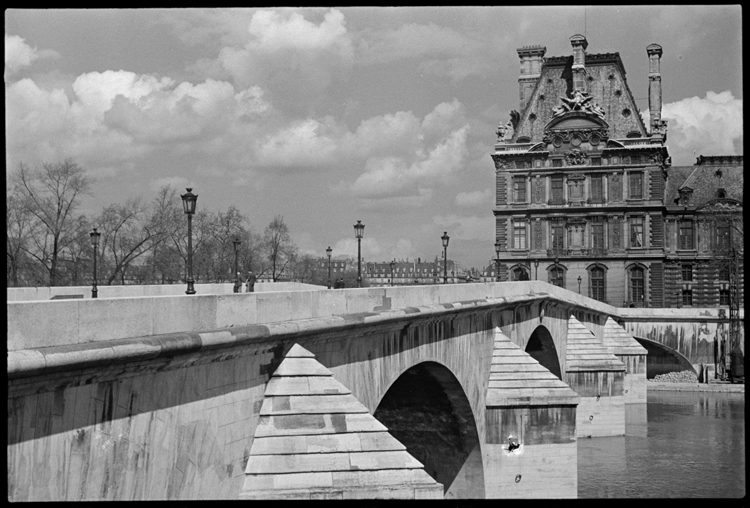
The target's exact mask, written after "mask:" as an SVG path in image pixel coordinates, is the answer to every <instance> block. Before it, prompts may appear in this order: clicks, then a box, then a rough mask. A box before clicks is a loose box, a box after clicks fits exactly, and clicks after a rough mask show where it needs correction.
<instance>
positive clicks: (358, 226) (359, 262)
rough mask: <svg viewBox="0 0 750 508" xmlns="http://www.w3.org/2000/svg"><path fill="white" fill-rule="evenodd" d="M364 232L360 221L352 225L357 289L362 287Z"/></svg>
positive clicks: (363, 226)
mask: <svg viewBox="0 0 750 508" xmlns="http://www.w3.org/2000/svg"><path fill="white" fill-rule="evenodd" d="M364 232H365V225H364V224H362V221H357V223H356V224H355V225H354V235H355V236H356V237H357V287H358V288H361V287H362V235H363V234H364Z"/></svg>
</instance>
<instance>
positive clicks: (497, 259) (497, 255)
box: [495, 240, 502, 282]
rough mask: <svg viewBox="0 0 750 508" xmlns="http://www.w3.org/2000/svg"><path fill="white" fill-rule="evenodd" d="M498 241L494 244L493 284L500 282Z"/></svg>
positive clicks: (499, 245)
mask: <svg viewBox="0 0 750 508" xmlns="http://www.w3.org/2000/svg"><path fill="white" fill-rule="evenodd" d="M501 247H502V245H501V244H500V240H498V241H497V242H495V282H500V248H501Z"/></svg>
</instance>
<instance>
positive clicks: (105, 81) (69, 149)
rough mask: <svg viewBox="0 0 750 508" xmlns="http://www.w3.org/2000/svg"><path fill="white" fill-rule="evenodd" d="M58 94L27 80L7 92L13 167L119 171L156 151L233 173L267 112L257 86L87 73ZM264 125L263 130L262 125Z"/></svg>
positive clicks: (246, 154) (124, 73) (242, 163)
mask: <svg viewBox="0 0 750 508" xmlns="http://www.w3.org/2000/svg"><path fill="white" fill-rule="evenodd" d="M71 90H72V92H71V94H70V97H69V96H68V95H67V94H66V93H65V91H64V90H63V89H59V88H55V89H52V90H47V89H44V88H41V87H39V86H38V85H37V84H36V83H35V82H34V81H32V80H31V79H28V78H25V79H21V80H19V81H17V82H15V83H12V84H10V85H8V86H6V140H7V144H8V154H9V156H11V155H10V154H12V156H11V158H13V159H15V160H14V161H13V162H18V161H26V162H29V163H33V162H35V161H40V160H56V159H60V158H64V157H73V158H76V159H77V160H78V161H79V163H81V164H84V165H93V163H96V164H98V165H102V166H116V165H122V164H123V163H125V162H126V161H130V160H132V159H133V158H135V157H141V156H143V155H145V154H147V153H151V152H155V151H157V150H158V151H160V152H162V153H170V154H172V155H173V156H174V155H186V156H190V157H200V156H204V157H205V156H212V155H213V156H215V155H221V156H222V163H223V164H227V165H229V166H234V167H235V168H240V167H246V166H247V163H248V162H250V161H252V159H253V154H252V147H251V145H250V144H249V143H248V140H249V139H253V138H254V137H257V131H258V130H259V129H260V127H261V122H260V120H264V119H265V118H266V116H267V115H268V114H270V113H271V106H270V104H268V103H267V102H266V101H265V100H264V98H263V91H262V90H261V89H260V88H258V87H249V88H246V89H240V90H237V89H235V87H234V86H233V85H232V84H231V83H227V82H223V81H216V80H211V79H208V80H206V81H205V82H203V83H197V84H193V83H188V82H183V83H180V84H179V85H177V86H175V83H174V80H172V79H170V78H166V77H163V78H157V77H155V76H151V75H137V74H135V73H132V72H127V71H105V72H91V73H86V74H82V75H80V76H78V77H77V78H76V79H75V80H74V81H73V83H72V86H71ZM263 127H265V124H264V125H263Z"/></svg>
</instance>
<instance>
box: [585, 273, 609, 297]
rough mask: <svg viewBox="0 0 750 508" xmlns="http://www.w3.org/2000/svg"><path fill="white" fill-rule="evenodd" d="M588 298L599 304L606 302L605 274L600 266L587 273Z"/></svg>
mask: <svg viewBox="0 0 750 508" xmlns="http://www.w3.org/2000/svg"><path fill="white" fill-rule="evenodd" d="M589 296H590V297H591V298H593V299H594V300H599V301H600V302H606V301H607V289H606V274H605V271H604V268H602V267H601V266H595V267H593V268H592V269H591V270H590V271H589Z"/></svg>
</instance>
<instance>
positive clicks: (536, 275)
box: [534, 259, 539, 280]
mask: <svg viewBox="0 0 750 508" xmlns="http://www.w3.org/2000/svg"><path fill="white" fill-rule="evenodd" d="M534 280H539V260H538V259H535V260H534Z"/></svg>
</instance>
